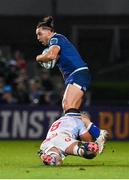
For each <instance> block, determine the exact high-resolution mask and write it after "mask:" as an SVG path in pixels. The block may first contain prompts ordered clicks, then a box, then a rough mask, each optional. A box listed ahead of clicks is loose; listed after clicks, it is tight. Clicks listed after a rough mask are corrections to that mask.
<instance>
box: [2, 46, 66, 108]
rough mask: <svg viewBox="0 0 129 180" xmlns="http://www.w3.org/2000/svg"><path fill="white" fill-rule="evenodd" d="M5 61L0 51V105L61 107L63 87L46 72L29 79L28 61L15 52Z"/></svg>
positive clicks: (58, 80)
mask: <svg viewBox="0 0 129 180" xmlns="http://www.w3.org/2000/svg"><path fill="white" fill-rule="evenodd" d="M12 57H13V58H10V59H6V58H5V57H4V56H3V54H2V50H0V104H3V105H4V104H23V105H24V104H31V105H49V106H50V105H54V106H55V105H57V106H58V105H59V106H60V105H61V100H62V95H63V86H62V84H61V81H60V79H58V77H57V78H56V76H55V77H52V78H50V77H51V75H50V72H49V71H47V70H44V71H43V70H42V71H40V73H39V75H34V77H30V76H29V74H28V61H27V60H26V59H25V58H24V57H23V54H22V52H21V51H19V50H16V51H15V52H14V55H13V56H12ZM31 71H33V69H31Z"/></svg>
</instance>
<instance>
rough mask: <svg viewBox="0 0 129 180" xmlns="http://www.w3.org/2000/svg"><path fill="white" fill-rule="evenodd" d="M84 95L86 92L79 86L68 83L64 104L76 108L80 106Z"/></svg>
mask: <svg viewBox="0 0 129 180" xmlns="http://www.w3.org/2000/svg"><path fill="white" fill-rule="evenodd" d="M83 97H84V92H83V91H82V90H81V89H79V88H78V87H77V86H75V85H72V84H68V86H67V88H66V90H65V93H64V96H63V102H62V103H63V105H64V106H70V107H74V108H79V107H80V105H81V103H82V101H83Z"/></svg>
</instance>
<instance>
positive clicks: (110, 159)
mask: <svg viewBox="0 0 129 180" xmlns="http://www.w3.org/2000/svg"><path fill="white" fill-rule="evenodd" d="M40 143H41V141H0V178H1V179H4V178H6V179H10V178H12V179H24V178H26V179H28V178H29V179H90V178H92V179H100V178H102V179H104V178H107V179H108V178H112V179H113V178H117V179H119V178H122V179H123V178H129V142H107V144H106V148H105V151H104V152H103V154H101V155H98V157H96V158H95V159H94V160H86V159H83V158H80V157H75V156H74V157H73V156H69V157H67V158H66V159H65V160H64V164H63V166H61V167H49V166H44V165H43V164H42V163H41V161H40V159H39V158H38V156H37V150H38V149H39V145H40Z"/></svg>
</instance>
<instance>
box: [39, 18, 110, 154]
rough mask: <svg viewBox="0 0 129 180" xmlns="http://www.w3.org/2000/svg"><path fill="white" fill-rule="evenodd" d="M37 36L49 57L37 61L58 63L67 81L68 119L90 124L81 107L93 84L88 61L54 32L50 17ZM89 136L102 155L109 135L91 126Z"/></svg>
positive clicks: (65, 105)
mask: <svg viewBox="0 0 129 180" xmlns="http://www.w3.org/2000/svg"><path fill="white" fill-rule="evenodd" d="M36 35H37V39H38V41H39V42H41V43H42V44H43V45H45V46H47V47H48V48H49V49H48V52H47V53H44V54H40V55H38V56H37V57H36V61H37V62H39V63H42V62H49V61H53V60H55V59H57V63H56V66H58V67H59V69H60V71H61V73H62V75H63V77H64V81H65V85H66V90H65V93H64V97H63V101H62V106H63V110H64V113H65V115H66V116H67V115H68V116H70V115H71V116H77V117H79V116H80V118H81V119H82V121H84V122H85V124H87V122H86V121H88V122H89V117H88V116H86V117H84V116H81V114H80V107H81V105H82V102H83V100H84V95H85V94H86V91H87V89H88V88H89V84H90V73H89V69H88V66H87V63H86V61H85V60H83V59H82V58H81V56H80V54H79V52H78V51H77V49H76V48H75V47H74V45H73V44H72V43H71V42H70V41H69V40H68V39H67V38H66V37H65V36H64V35H62V34H58V33H56V32H54V22H53V18H52V17H51V16H48V17H45V18H43V19H42V20H41V21H40V22H39V23H38V25H37V27H36ZM89 133H90V134H91V135H92V137H93V138H94V139H95V141H96V142H97V143H98V145H99V153H101V152H102V150H103V147H104V143H105V137H106V135H107V132H106V131H105V130H100V129H99V128H98V127H96V126H95V125H94V124H93V123H91V126H90V128H89Z"/></svg>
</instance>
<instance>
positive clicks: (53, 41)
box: [49, 37, 60, 47]
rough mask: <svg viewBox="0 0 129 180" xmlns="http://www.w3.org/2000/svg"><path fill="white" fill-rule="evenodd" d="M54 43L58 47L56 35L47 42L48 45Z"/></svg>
mask: <svg viewBox="0 0 129 180" xmlns="http://www.w3.org/2000/svg"><path fill="white" fill-rule="evenodd" d="M54 45H55V46H59V47H60V42H59V39H58V38H57V37H53V38H51V40H50V42H49V46H54Z"/></svg>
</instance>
